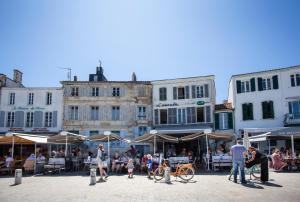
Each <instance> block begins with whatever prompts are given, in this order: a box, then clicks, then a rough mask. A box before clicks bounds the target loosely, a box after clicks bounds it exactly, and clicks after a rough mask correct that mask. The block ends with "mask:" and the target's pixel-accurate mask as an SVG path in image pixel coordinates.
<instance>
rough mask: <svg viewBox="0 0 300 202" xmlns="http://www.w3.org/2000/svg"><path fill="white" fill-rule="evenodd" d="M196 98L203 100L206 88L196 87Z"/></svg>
mask: <svg viewBox="0 0 300 202" xmlns="http://www.w3.org/2000/svg"><path fill="white" fill-rule="evenodd" d="M196 97H197V98H203V97H204V87H203V86H197V87H196Z"/></svg>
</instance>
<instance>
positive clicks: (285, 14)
mask: <svg viewBox="0 0 300 202" xmlns="http://www.w3.org/2000/svg"><path fill="white" fill-rule="evenodd" d="M299 9H300V1H297V0H294V1H292V0H287V1H276V0H270V1H267V0H257V1H255V0H251V1H250V0H249V1H247V0H243V1H242V0H238V1H234V0H232V1H229V0H219V1H214V0H209V1H201V0H195V1H193V0H185V1H183V0H163V1H162V0H148V1H147V0H119V1H115V0H107V1H100V0H95V1H91V0H90V1H75V0H70V1H67V0H65V1H61V0H51V1H50V0H49V1H45V0H35V1H32V0H27V1H15V0H3V1H1V2H0V72H1V73H4V74H6V75H8V76H10V77H11V76H12V70H13V69H14V68H18V69H20V70H21V71H23V73H24V77H23V81H24V85H26V86H60V83H59V81H61V80H66V77H67V73H66V71H65V70H62V69H59V68H58V67H71V68H72V71H73V75H74V74H76V75H77V76H78V77H79V80H87V79H88V74H89V73H94V72H95V68H96V66H97V65H98V60H99V59H101V60H102V63H103V67H104V72H105V75H106V77H107V78H108V79H109V80H130V79H131V74H132V72H133V71H135V72H136V74H137V77H138V79H139V80H158V79H167V78H182V77H191V76H201V75H211V74H214V75H215V76H216V86H217V101H218V102H222V100H223V99H226V98H227V88H228V82H229V79H230V76H231V75H233V74H239V73H246V72H253V71H259V70H265V69H272V68H278V67H287V66H293V65H298V64H300V12H299Z"/></svg>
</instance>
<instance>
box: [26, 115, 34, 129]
mask: <svg viewBox="0 0 300 202" xmlns="http://www.w3.org/2000/svg"><path fill="white" fill-rule="evenodd" d="M26 127H28V128H31V127H33V112H27V113H26Z"/></svg>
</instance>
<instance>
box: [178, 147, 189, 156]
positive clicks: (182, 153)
mask: <svg viewBox="0 0 300 202" xmlns="http://www.w3.org/2000/svg"><path fill="white" fill-rule="evenodd" d="M179 156H181V157H183V156H187V152H186V148H182V150H181V152H180V154H179Z"/></svg>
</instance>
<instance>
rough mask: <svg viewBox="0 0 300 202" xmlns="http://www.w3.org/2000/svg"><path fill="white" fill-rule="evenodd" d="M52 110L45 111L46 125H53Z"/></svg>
mask: <svg viewBox="0 0 300 202" xmlns="http://www.w3.org/2000/svg"><path fill="white" fill-rule="evenodd" d="M52 117H53V116H52V112H45V124H44V126H45V127H52Z"/></svg>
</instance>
